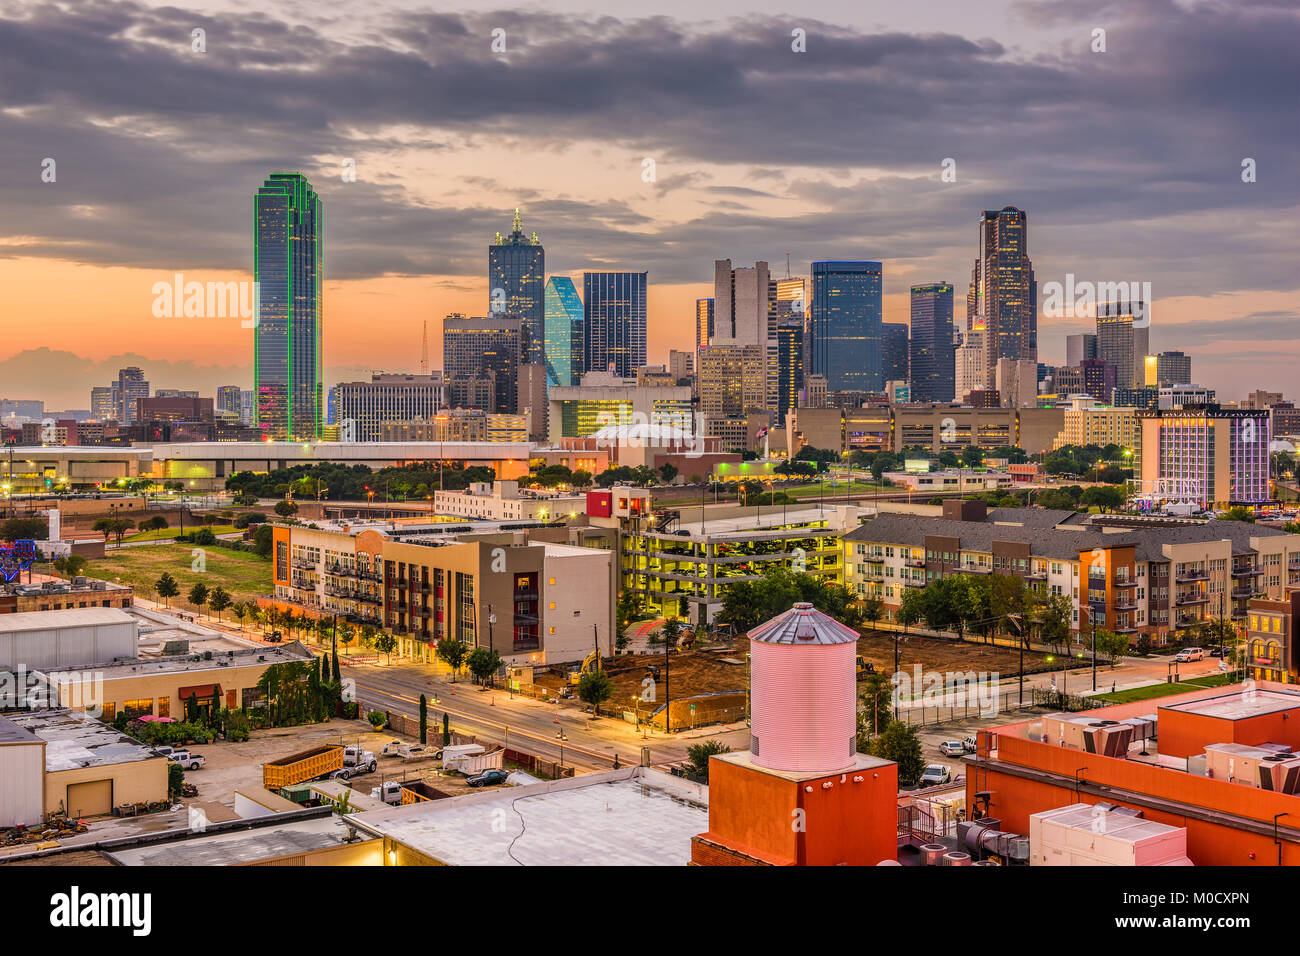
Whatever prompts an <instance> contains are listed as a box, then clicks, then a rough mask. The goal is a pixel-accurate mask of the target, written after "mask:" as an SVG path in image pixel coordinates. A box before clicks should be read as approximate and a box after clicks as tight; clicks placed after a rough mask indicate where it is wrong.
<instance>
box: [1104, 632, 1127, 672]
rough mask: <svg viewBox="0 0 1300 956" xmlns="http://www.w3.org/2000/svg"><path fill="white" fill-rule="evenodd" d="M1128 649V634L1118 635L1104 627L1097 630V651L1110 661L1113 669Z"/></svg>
mask: <svg viewBox="0 0 1300 956" xmlns="http://www.w3.org/2000/svg"><path fill="white" fill-rule="evenodd" d="M1128 649H1129V639H1128V635H1127V634H1116V633H1115V632H1114V631H1110V630H1107V629H1106V628H1104V627H1099V628H1097V650H1098V652H1099V653H1102V654H1105V655H1106V657H1107V658H1109V659H1110V666H1111V667H1114V666H1115V661H1116V660H1118V659H1119V658H1120V657H1121V656H1122V655H1123V654H1124V652H1125V651H1127V650H1128Z"/></svg>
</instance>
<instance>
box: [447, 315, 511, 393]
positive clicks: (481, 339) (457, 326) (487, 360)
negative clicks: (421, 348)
mask: <svg viewBox="0 0 1300 956" xmlns="http://www.w3.org/2000/svg"><path fill="white" fill-rule="evenodd" d="M522 339H523V320H522V319H520V318H519V317H518V316H513V315H492V316H488V317H486V318H479V319H470V318H466V317H465V316H463V315H449V316H447V317H446V318H445V319H443V320H442V370H443V373H444V374H445V375H446V377H447V378H448V379H456V380H457V381H460V382H467V381H472V380H474V379H483V378H490V379H491V380H492V395H493V400H492V403H491V407H490V408H488V407H484V406H483V404H482V403H481V402H480V401H478V396H477V392H471V393H470V394H472V395H474V397H473V398H471V399H470V400H468V401H463V402H462V404H465V405H467V406H468V407H472V408H483V410H484V411H488V412H501V413H507V412H508V413H514V412H515V411H517V408H518V405H517V395H518V389H519V364H520V363H519V352H520V349H521V348H522ZM453 394H458V393H455V392H454V393H453ZM458 397H460V396H459V395H458Z"/></svg>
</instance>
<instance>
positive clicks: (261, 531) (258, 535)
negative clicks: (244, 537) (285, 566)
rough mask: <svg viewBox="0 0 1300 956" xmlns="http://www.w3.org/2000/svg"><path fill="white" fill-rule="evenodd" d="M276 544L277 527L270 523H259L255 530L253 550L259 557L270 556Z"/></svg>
mask: <svg viewBox="0 0 1300 956" xmlns="http://www.w3.org/2000/svg"><path fill="white" fill-rule="evenodd" d="M274 544H275V529H274V528H272V527H271V526H270V525H269V524H259V525H258V526H257V530H256V531H254V532H253V551H254V553H255V554H257V555H258V557H262V558H269V557H270V556H271V548H272V547H273V546H274Z"/></svg>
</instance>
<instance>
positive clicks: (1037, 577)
mask: <svg viewBox="0 0 1300 956" xmlns="http://www.w3.org/2000/svg"><path fill="white" fill-rule="evenodd" d="M1025 580H1026V581H1046V580H1047V572H1046V571H1035V572H1033V573H1032V574H1026V575H1025Z"/></svg>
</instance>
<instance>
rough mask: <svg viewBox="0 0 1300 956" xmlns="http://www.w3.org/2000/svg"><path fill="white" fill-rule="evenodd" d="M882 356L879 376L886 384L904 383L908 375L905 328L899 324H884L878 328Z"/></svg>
mask: <svg viewBox="0 0 1300 956" xmlns="http://www.w3.org/2000/svg"><path fill="white" fill-rule="evenodd" d="M880 330H881V337H882V339H883V346H882V349H883V354H882V355H881V358H880V375H881V377H882V378H883V379H884V380H885V381H886V382H906V381H908V379H909V374H908V363H909V358H908V336H907V326H906V325H904V324H903V323H901V322H885V323H883V324H882V325H881V326H880Z"/></svg>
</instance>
